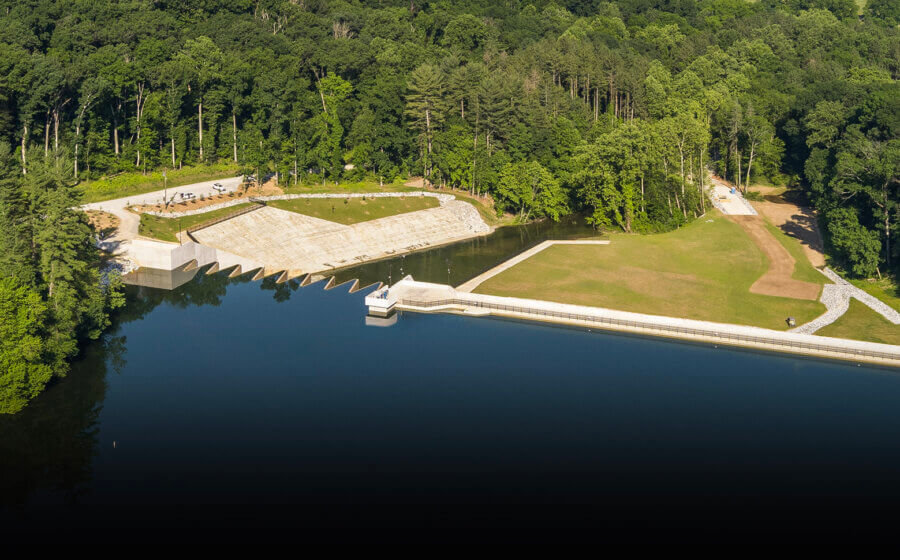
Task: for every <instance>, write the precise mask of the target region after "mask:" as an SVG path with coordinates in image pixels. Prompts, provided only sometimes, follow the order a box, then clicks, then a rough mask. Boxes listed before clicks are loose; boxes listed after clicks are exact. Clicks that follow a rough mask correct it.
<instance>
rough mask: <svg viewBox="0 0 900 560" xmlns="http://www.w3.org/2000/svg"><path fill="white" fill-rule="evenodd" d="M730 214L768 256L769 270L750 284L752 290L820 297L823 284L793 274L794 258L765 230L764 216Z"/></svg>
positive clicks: (780, 294)
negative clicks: (806, 280) (807, 280)
mask: <svg viewBox="0 0 900 560" xmlns="http://www.w3.org/2000/svg"><path fill="white" fill-rule="evenodd" d="M728 217H729V218H730V219H731V220H734V221H735V222H737V223H738V224H740V225H741V227H743V228H744V231H746V232H747V233H748V234H749V235H750V237H751V238H752V239H753V241H754V243H756V245H757V246H758V247H759V248H760V249H761V250H762V252H763V253H764V254H765V255H766V257H767V258H768V259H769V270H767V271H766V273H765V274H763V275H762V276H760V278H759V280H757V281H756V282H754V283H753V285H752V286H750V291H751V292H753V293H755V294H763V295H769V296H781V297H791V298H796V299H808V300H811V301H816V300H818V299H819V291H820V290H821V286H819V285H818V284H813V283H811V282H803V281H802V280H796V279H794V278H792V277H791V276H792V275H793V273H794V257H792V256H791V254H790V253H789V252H788V250H787V249H785V248H784V246H783V245H782V244H781V243H779V242H778V240H777V239H775V236H773V235H772V233H771V232H770V231H769V230H767V229H766V224H765V222H764V221H763V218H761V217H759V216H728Z"/></svg>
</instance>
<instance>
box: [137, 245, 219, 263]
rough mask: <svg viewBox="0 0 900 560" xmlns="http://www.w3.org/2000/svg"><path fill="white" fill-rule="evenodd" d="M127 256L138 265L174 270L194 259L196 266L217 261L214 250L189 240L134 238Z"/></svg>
mask: <svg viewBox="0 0 900 560" xmlns="http://www.w3.org/2000/svg"><path fill="white" fill-rule="evenodd" d="M129 256H130V257H131V259H132V260H133V261H134V263H135V264H136V265H137V266H139V267H144V268H157V269H160V270H174V269H176V268H178V267H180V266H184V265H185V264H187V263H189V262H191V261H193V260H196V261H197V264H198V266H205V265H207V264H212V263H214V262H216V261H217V256H216V250H215V249H214V248H212V247H206V246H204V245H200V244H199V243H194V242H193V241H189V242H187V243H184V244H182V245H178V244H175V243H166V242H164V241H152V240H150V239H135V240H134V241H132V242H131V248H130V250H129Z"/></svg>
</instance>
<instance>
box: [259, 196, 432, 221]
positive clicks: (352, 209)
mask: <svg viewBox="0 0 900 560" xmlns="http://www.w3.org/2000/svg"><path fill="white" fill-rule="evenodd" d="M268 205H269V206H271V207H273V208H280V209H282V210H288V211H290V212H297V213H298V214H305V215H307V216H312V217H314V218H320V219H322V220H328V221H330V222H337V223H339V224H344V225H350V224H356V223H359V222H367V221H369V220H377V219H378V218H385V217H387V216H394V215H396V214H405V213H406V212H415V211H417V210H426V209H428V208H437V207H438V206H439V203H438V200H437V199H436V198H434V197H431V196H405V197H402V198H366V199H363V198H295V199H293V200H273V201H271V202H269V203H268Z"/></svg>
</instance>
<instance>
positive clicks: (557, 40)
mask: <svg viewBox="0 0 900 560" xmlns="http://www.w3.org/2000/svg"><path fill="white" fill-rule="evenodd" d="M0 21H2V25H0V329H2V335H3V338H2V341H0V368H2V369H4V370H6V371H5V372H0V378H2V376H4V375H10V374H8V373H6V372H8V371H12V370H11V367H12V364H19V365H22V364H25V365H24V366H22V367H31V368H33V372H32V373H26V374H22V375H24V376H25V377H22V379H25V378H28V376H29V375H31V376H32V377H33V378H34V379H40V380H44V381H43V382H46V380H48V379H50V378H51V377H52V376H54V375H59V374H61V373H62V372H64V371H65V360H66V359H67V358H69V357H71V356H73V355H74V354H75V353H76V352H77V344H78V341H79V340H83V339H85V338H91V337H96V336H97V334H98V332H99V331H101V330H102V328H103V325H104V324H105V322H106V321H108V318H107V313H108V311H109V309H111V308H113V307H115V306H116V305H120V301H119V299H120V296H118V292H117V288H116V287H115V286H114V285H113V286H112V287H110V285H108V284H103V283H102V282H100V276H99V274H98V273H97V268H98V259H99V257H98V256H97V254H96V251H95V250H93V245H92V243H91V232H90V230H89V228H88V226H87V223H86V221H85V219H84V218H83V215H82V214H80V213H78V212H75V211H73V210H72V208H73V207H75V206H77V204H78V201H79V184H81V183H83V182H85V181H89V180H92V179H97V178H100V177H109V176H113V175H116V174H119V173H126V172H141V173H143V172H149V171H155V170H159V169H162V168H168V169H175V168H178V169H180V168H182V167H189V166H195V165H200V164H214V163H218V162H232V163H234V164H237V165H238V166H240V167H241V168H242V169H244V170H246V171H247V172H252V173H254V174H258V175H262V174H269V173H274V174H275V175H274V176H275V179H276V180H277V181H283V182H289V183H291V184H297V185H303V184H319V183H322V182H325V181H332V182H341V181H358V180H363V179H365V180H373V181H380V182H385V183H386V182H390V181H394V180H396V179H398V178H402V177H408V176H412V175H420V176H422V177H424V179H425V181H426V183H427V184H428V185H430V186H434V187H436V188H446V187H452V188H458V189H464V190H467V191H470V192H472V193H473V194H479V195H489V196H491V197H492V198H493V199H494V201H495V203H496V205H497V208H498V209H499V210H501V211H505V212H508V213H511V214H515V215H516V216H518V217H519V218H520V219H522V220H530V219H540V218H550V219H557V218H558V217H559V216H561V215H563V214H567V213H570V212H584V213H585V215H586V216H587V220H588V221H589V222H590V223H592V224H594V225H595V226H597V227H598V228H608V229H612V228H614V229H619V230H621V231H625V232H638V233H639V232H652V231H663V230H669V229H673V228H676V227H678V226H679V225H681V224H684V223H686V222H688V221H690V220H693V219H695V218H696V217H697V216H700V215H702V214H703V213H704V212H705V211H706V210H707V209H708V205H709V203H708V201H706V200H705V197H704V196H702V189H703V188H704V185H705V181H706V173H705V172H704V170H707V169H709V170H712V171H713V172H715V173H716V174H718V175H720V176H722V177H724V178H726V179H728V180H729V181H731V182H733V183H734V184H735V185H736V186H737V187H739V188H741V189H746V188H747V186H748V185H751V184H756V183H765V184H778V185H787V186H789V187H791V188H794V189H799V190H801V191H802V192H803V193H805V196H806V198H807V199H808V201H809V202H810V204H812V205H813V206H814V207H815V208H816V210H817V211H818V214H819V217H820V223H821V225H822V227H823V230H824V232H825V234H826V242H827V249H828V253H829V255H830V256H831V258H832V259H833V261H834V264H835V265H836V266H838V267H840V268H841V269H842V270H843V271H845V272H846V273H847V274H848V275H852V276H858V277H870V276H874V275H889V274H891V273H892V271H894V270H896V267H897V264H896V263H897V262H898V261H900V258H898V257H900V249H898V246H900V239H898V237H900V236H898V233H897V230H898V224H897V222H898V218H900V204H898V203H900V82H898V77H900V27H898V25H900V2H897V1H896V0H867V1H865V2H862V3H861V4H858V3H857V2H855V1H854V0H757V1H748V0H618V1H612V2H601V1H596V0H569V1H564V0H558V1H544V0H510V1H503V2H488V1H485V0H463V1H449V0H444V1H438V2H429V1H420V0H349V1H348V0H179V1H172V0H157V1H149V0H120V1H116V0H110V1H104V2H98V1H95V0H20V1H12V0H0ZM20 340H28V341H31V342H29V343H28V344H18V342H17V341H20ZM32 342H33V344H32ZM22 371H25V370H22ZM20 373H21V372H20ZM17 375H18V374H17ZM10 379H12V378H10ZM17 379H19V378H17ZM43 382H42V383H43ZM37 385H41V383H37ZM4 386H9V383H6V381H5V380H4ZM41 386H42V385H41ZM26 389H27V388H24V389H23V388H22V387H19V388H17V389H15V388H14V389H10V391H13V392H17V391H18V393H16V394H19V393H21V392H23V391H24V392H25V393H27V392H28V391H29V390H30V389H28V390H26ZM4 390H5V389H4ZM0 397H2V396H0ZM0 400H2V399H0Z"/></svg>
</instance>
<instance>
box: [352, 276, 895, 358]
mask: <svg viewBox="0 0 900 560" xmlns="http://www.w3.org/2000/svg"><path fill="white" fill-rule="evenodd" d="M366 305H367V306H368V307H369V310H370V312H374V313H380V314H386V313H389V312H391V311H394V310H400V311H414V312H421V313H438V312H446V313H456V314H462V315H474V316H487V315H493V316H499V317H509V318H515V319H524V320H530V321H542V322H550V323H557V324H563V325H574V326H580V327H587V328H598V329H603V330H613V331H621V332H629V333H635V334H644V335H651V336H661V337H667V338H677V339H683V340H692V341H698V342H706V343H713V344H724V345H729V346H741V347H746V348H755V349H761V350H768V351H775V352H787V353H792V354H806V355H811V356H819V357H826V358H834V359H841V360H850V361H856V362H870V363H877V364H883V365H890V366H894V367H898V366H900V346H894V345H889V344H877V343H873V342H863V341H858V340H847V339H841V338H830V337H822V336H816V335H811V334H801V333H794V332H785V331H776V330H771V329H763V328H759V327H749V326H743V325H731V324H725V323H713V322H710V321H697V320H693V319H682V318H677V317H664V316H659V315H647V314H643V313H632V312H628V311H618V310H614V309H605V308H599V307H587V306H580V305H570V304H563V303H556V302H552V301H543V300H532V299H522V298H511V297H500V296H492V295H486V294H473V293H469V292H461V291H458V290H454V289H453V288H452V287H451V286H447V285H442V284H432V283H427V282H417V281H415V280H413V279H412V277H406V278H404V279H403V280H401V281H400V282H398V283H397V284H395V285H394V286H391V287H389V288H388V287H385V288H382V289H380V290H376V291H375V292H373V293H372V294H370V295H369V296H368V297H367V298H366Z"/></svg>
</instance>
